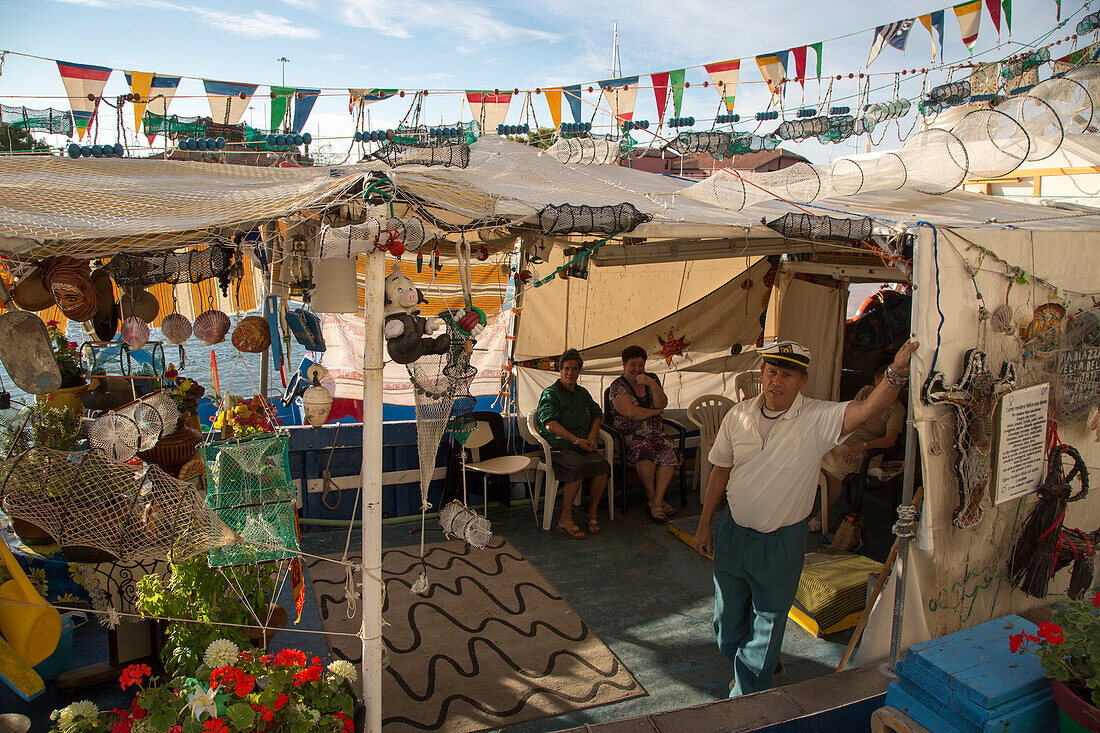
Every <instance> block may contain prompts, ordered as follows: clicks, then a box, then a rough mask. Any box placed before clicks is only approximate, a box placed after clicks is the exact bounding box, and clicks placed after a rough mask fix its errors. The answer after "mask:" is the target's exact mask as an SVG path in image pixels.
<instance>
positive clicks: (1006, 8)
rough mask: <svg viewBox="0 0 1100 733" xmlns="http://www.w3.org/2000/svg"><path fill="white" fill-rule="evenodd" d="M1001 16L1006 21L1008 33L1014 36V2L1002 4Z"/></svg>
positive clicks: (1005, 1) (1005, 0) (1008, 0)
mask: <svg viewBox="0 0 1100 733" xmlns="http://www.w3.org/2000/svg"><path fill="white" fill-rule="evenodd" d="M1001 14H1002V15H1003V16H1004V19H1005V29H1006V30H1007V31H1008V35H1009V36H1011V35H1012V0H1004V2H1002V3H1001Z"/></svg>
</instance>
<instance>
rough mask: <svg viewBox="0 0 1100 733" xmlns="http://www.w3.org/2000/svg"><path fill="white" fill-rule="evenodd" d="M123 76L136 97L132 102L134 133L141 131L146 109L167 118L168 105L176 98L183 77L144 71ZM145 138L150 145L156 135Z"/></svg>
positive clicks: (126, 73) (129, 72)
mask: <svg viewBox="0 0 1100 733" xmlns="http://www.w3.org/2000/svg"><path fill="white" fill-rule="evenodd" d="M125 76H126V84H127V85H129V87H130V92H131V93H133V94H136V95H138V96H137V101H135V102H134V132H140V131H141V126H142V121H143V120H144V119H145V110H146V109H147V108H148V109H149V111H150V112H152V113H153V114H157V115H160V116H161V117H167V116H168V105H169V104H171V103H172V97H174V96H176V89H178V88H179V85H180V79H182V78H183V77H179V76H161V75H159V74H152V73H148V72H144V71H127V72H125ZM147 137H148V138H149V142H150V143H152V142H153V138H155V137H156V133H153V134H151V135H148V136H147Z"/></svg>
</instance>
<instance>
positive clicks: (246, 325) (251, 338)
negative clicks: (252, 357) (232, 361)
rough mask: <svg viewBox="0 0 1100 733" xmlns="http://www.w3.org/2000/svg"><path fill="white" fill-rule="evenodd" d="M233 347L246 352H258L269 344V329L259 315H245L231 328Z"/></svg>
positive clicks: (264, 349)
mask: <svg viewBox="0 0 1100 733" xmlns="http://www.w3.org/2000/svg"><path fill="white" fill-rule="evenodd" d="M232 342H233V348H235V349H236V350H237V351H243V352H245V353H246V354H259V353H261V352H264V351H266V350H267V347H268V346H271V330H270V329H269V328H268V325H267V321H266V320H264V319H263V318H261V317H260V316H246V317H244V318H242V319H241V322H240V323H238V324H237V327H236V328H234V329H233V337H232Z"/></svg>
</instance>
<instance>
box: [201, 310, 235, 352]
mask: <svg viewBox="0 0 1100 733" xmlns="http://www.w3.org/2000/svg"><path fill="white" fill-rule="evenodd" d="M230 325H231V324H230V322H229V316H227V315H225V314H224V313H222V312H221V311H220V310H208V311H203V312H202V313H200V314H199V315H198V317H197V318H195V325H194V333H195V338H197V339H198V340H199V341H202V342H203V343H204V344H206V345H207V346H213V345H214V344H220V343H221V342H222V341H225V334H227V333H229V326H230Z"/></svg>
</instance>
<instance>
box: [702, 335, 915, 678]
mask: <svg viewBox="0 0 1100 733" xmlns="http://www.w3.org/2000/svg"><path fill="white" fill-rule="evenodd" d="M916 348H917V342H916V341H908V342H906V344H905V345H904V346H902V347H901V349H899V350H898V353H897V355H895V356H894V362H893V364H891V366H890V367H889V368H888V369H887V370H886V378H885V379H883V380H882V381H881V382H880V383H879V385H878V386H877V387H875V389H874V391H873V392H871V394H870V395H869V396H868V398H867V399H866V400H862V401H859V402H828V401H824V400H815V399H812V398H809V397H804V396H803V395H802V394H801V391H802V388H803V387H805V386H806V381H807V377H808V369H809V366H810V352H809V350H807V349H806V348H804V347H803V346H801V345H800V344H797V343H795V342H794V341H783V342H780V343H777V344H774V345H772V346H770V347H768V348H765V349H762V350H761V352H760V355H761V357H762V359H763V361H764V365H763V367H762V368H761V370H760V380H761V383H762V390H761V394H760V395H759V396H757V397H755V398H753V399H751V400H746V401H744V402H739V403H737V404H736V405H734V406H733V407H732V408H730V411H729V412H728V413H726V417H725V418H724V419H723V420H722V426H721V428H719V430H718V435H717V437H716V438H715V441H714V447H713V448H712V449H711V451H710V462H711V464H712V465H713V466H714V468H713V469H712V470H711V474H710V481H709V482H708V483H707V489H706V494H705V496H704V498H703V511H702V513H701V514H700V515H699V529H698V531H697V532H696V533H695V547H696V549H697V550H699V552H701V553H704V554H709V553H710V552H711V551H713V552H714V631H715V634H717V636H718V649H719V650H720V651H721V652H722V654H723V655H724V656H725V657H726V658H727V659H729V660H730V663H731V664H732V665H733V682H732V683H731V686H730V697H735V696H737V695H745V694H748V693H750V692H758V691H760V690H765V689H767V688H768V687H770V686H771V682H772V675H773V673H774V671H775V667H776V663H777V662H778V661H779V650H780V648H781V647H782V646H783V633H784V631H785V630H786V627H787V611H788V610H789V609H790V607H791V604H792V603H793V602H794V594H795V591H797V590H798V580H799V578H800V577H801V575H802V563H803V560H804V558H805V544H806V520H807V518H808V517H809V515H810V511H811V510H812V509H813V503H814V496H815V494H816V489H817V479H818V470H819V468H820V466H821V457H822V456H823V455H824V454H825V453H826V452H827V451H828V450H830V449H831V448H833V447H834V446H837V445H839V444H840V443H841V442H842V441H843V440H844V438H845V437H847V435H848V434H849V433H851V432H852V431H853V430H855V429H856V428H857V427H859V426H860V425H862V424H863V423H865V422H868V421H869V420H871V419H872V418H874V417H875V416H876V415H878V414H879V413H880V412H882V411H883V410H885V409H886V408H887V407H888V406H889V405H890V403H892V402H893V401H894V400H895V399H896V398H897V396H898V391H899V390H900V389H902V388H903V387H904V386H905V384H906V382H908V381H909V357H910V356H911V355H912V353H913V352H914V351H915V350H916ZM723 499H725V502H724V503H725V509H724V510H723V511H722V517H721V521H720V522H719V524H718V532H717V534H716V536H712V533H711V528H710V523H711V517H713V516H714V513H715V512H716V511H717V510H718V508H719V507H720V506H722V504H723Z"/></svg>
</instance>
